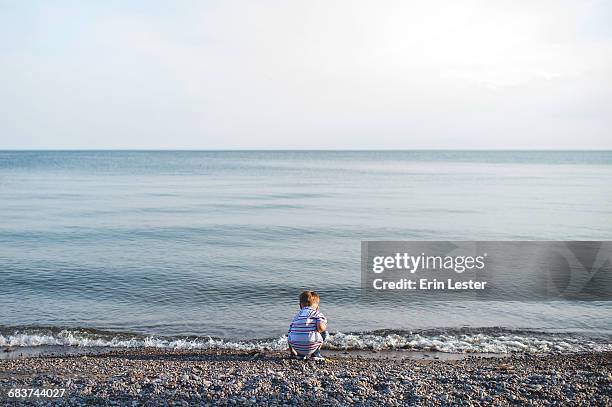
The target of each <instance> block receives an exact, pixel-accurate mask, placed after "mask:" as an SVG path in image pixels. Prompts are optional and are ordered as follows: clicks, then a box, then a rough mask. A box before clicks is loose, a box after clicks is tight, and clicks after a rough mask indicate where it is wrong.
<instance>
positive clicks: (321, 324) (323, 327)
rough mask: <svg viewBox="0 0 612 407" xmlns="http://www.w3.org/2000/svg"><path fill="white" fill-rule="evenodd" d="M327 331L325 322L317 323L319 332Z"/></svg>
mask: <svg viewBox="0 0 612 407" xmlns="http://www.w3.org/2000/svg"><path fill="white" fill-rule="evenodd" d="M325 331H327V324H326V323H325V322H323V321H319V322H317V332H325Z"/></svg>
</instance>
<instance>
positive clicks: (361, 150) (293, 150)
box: [0, 148, 612, 152]
mask: <svg viewBox="0 0 612 407" xmlns="http://www.w3.org/2000/svg"><path fill="white" fill-rule="evenodd" d="M0 151H2V152H43V151H49V152H53V151H56V152H70V151H73V152H79V151H83V152H84V151H91V152H96V151H100V152H103V151H107V152H113V151H117V152H121V151H125V152H164V151H167V152H300V151H303V152H317V151H319V152H373V151H374V152H375V151H380V152H394V151H397V152H401V151H406V152H407V151H423V152H435V151H439V152H468V151H469V152H476V151H480V152H512V151H514V152H568V151H574V152H612V149H607V148H605V149H571V148H556V149H548V148H542V149H523V148H360V149H350V148H293V149H292V148H261V149H253V148H210V149H200V148H193V149H191V148H7V149H5V148H0Z"/></svg>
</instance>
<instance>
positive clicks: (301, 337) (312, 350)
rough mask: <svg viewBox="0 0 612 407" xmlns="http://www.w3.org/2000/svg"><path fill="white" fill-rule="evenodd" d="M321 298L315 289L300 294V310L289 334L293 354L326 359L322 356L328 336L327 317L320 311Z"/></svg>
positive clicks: (292, 322) (290, 350) (288, 338)
mask: <svg viewBox="0 0 612 407" xmlns="http://www.w3.org/2000/svg"><path fill="white" fill-rule="evenodd" d="M320 300H321V299H320V297H319V294H317V293H315V292H314V291H304V292H303V293H302V294H300V311H299V312H298V313H297V314H296V315H295V317H293V321H291V325H290V326H289V333H288V334H287V340H288V342H289V352H291V354H292V355H293V356H297V357H302V358H304V359H306V358H307V357H312V358H313V359H314V360H325V358H323V356H321V345H323V341H324V340H325V338H327V332H326V331H327V318H325V315H323V314H322V313H321V312H320V311H319V302H320Z"/></svg>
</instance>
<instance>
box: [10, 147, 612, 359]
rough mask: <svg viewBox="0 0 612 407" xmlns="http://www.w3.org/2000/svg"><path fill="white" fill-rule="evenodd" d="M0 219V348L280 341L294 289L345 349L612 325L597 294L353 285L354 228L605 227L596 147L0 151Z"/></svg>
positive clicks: (609, 309)
mask: <svg viewBox="0 0 612 407" xmlns="http://www.w3.org/2000/svg"><path fill="white" fill-rule="evenodd" d="M0 220H1V222H0V344H3V343H4V344H17V345H27V344H53V343H58V344H84V343H86V342H87V341H86V339H87V338H89V339H88V340H90V341H93V342H91V343H96V342H95V340H98V339H100V338H103V339H104V340H109V341H111V340H115V342H116V343H119V342H120V339H122V338H123V339H125V338H128V339H129V340H132V343H134V344H139V345H141V344H145V342H146V341H145V338H149V340H160V341H164V340H167V341H169V340H171V339H168V338H174V339H176V338H179V340H181V341H182V340H187V341H189V340H196V341H198V340H203V339H202V338H208V337H209V336H210V337H213V338H220V339H221V340H223V341H222V342H223V343H229V342H232V341H233V342H232V343H238V342H240V341H246V340H250V339H254V338H280V337H281V336H282V335H283V334H284V333H286V329H287V326H288V323H289V321H290V319H291V316H292V314H293V313H294V312H295V311H296V307H297V296H298V295H299V293H300V292H301V291H302V290H303V289H306V288H311V289H315V290H316V291H318V292H319V293H320V294H321V296H322V304H321V309H322V310H323V311H324V312H325V313H326V315H327V316H328V318H329V321H330V329H331V331H332V332H342V333H343V334H346V333H349V332H353V333H355V332H365V333H364V334H361V335H348V336H347V335H338V336H337V337H336V340H337V341H341V340H342V341H344V342H342V343H343V344H344V345H342V346H346V347H350V346H356V347H358V346H360V345H359V344H360V343H361V342H359V341H361V340H370V341H378V342H381V341H382V342H384V341H391V342H392V341H394V340H399V341H400V342H401V341H402V340H403V341H404V342H401V343H400V342H398V343H400V345H401V344H404V345H405V343H406V342H405V341H407V340H408V341H413V342H414V340H415V338H416V340H417V342H418V340H421V339H422V340H423V341H425V342H423V343H432V341H435V340H438V341H440V340H441V341H444V340H445V339H444V338H448V337H452V338H454V339H457V340H459V339H462V338H463V340H464V342H465V341H467V342H469V343H477V342H478V338H481V340H482V341H483V343H486V344H489V343H490V342H487V341H486V338H489V337H491V336H493V337H495V338H497V340H499V338H500V337H502V338H503V337H506V336H508V337H511V336H514V337H515V339H516V337H521V338H527V337H529V339H523V340H524V341H525V342H526V343H527V342H529V341H533V340H543V339H542V338H546V333H550V335H553V333H554V332H557V333H567V334H571V335H581V337H585V338H591V339H593V338H597V341H598V343H604V344H606V343H609V342H610V335H611V334H612V331H611V326H612V305H611V303H610V302H605V301H600V302H560V301H556V302H538V303H536V302H527V301H523V302H491V303H479V302H466V303H459V302H452V303H443V302H427V303H418V302H413V301H410V300H409V299H408V298H407V299H406V301H402V302H399V303H398V302H395V303H382V302H381V303H376V302H364V301H362V299H361V296H360V293H359V285H360V242H361V240H612V152H476V151H474V152H451V151H447V152H444V151H435V152H434V151H399V152H383V151H364V152H314V151H310V152H309V151H301V152H298V151H279V152H246V151H245V152H221V151H220V152H198V151H180V152H178V151H161V152H151V151H131V152H129V151H122V152H119V151H82V152H80V151H70V152H63V151H48V152H35V151H29V152H9V151H5V152H0ZM521 300H528V299H521ZM376 330H385V331H376ZM374 331H376V332H374ZM530 331H535V332H537V334H535V333H534V334H530V335H531V336H530V335H527V334H525V332H530ZM118 332H121V334H117V333H118ZM551 337H552V336H551ZM84 338H85V339H84ZM117 338H119V339H117ZM151 338H153V339H151ZM190 338H191V339H190ZM475 338H476V339H475ZM482 338H485V339H482ZM534 338H535V339H534ZM538 338H539V339H538ZM100 340H101V339H100ZM280 340H281V341H282V338H281V339H280ZM563 340H564V341H565V342H567V341H569V342H571V340H568V339H567V337H564V339H563ZM117 341H119V342H117ZM351 341H354V343H353V342H351ZM391 342H389V343H391ZM413 342H410V343H413ZM578 342H580V341H578ZM87 343H88V342H87ZM164 343H167V342H164ZM209 343H213V342H210V341H209ZM338 343H340V342H338ZM449 343H450V342H449ZM453 343H455V342H453ZM582 343H584V342H582ZM351 344H353V345H351ZM395 344H396V343H395V342H394V343H393V344H391V345H389V346H395ZM415 346H416V347H418V346H417V345H415ZM423 346H425V345H423ZM453 346H456V343H455V345H453ZM483 349H484V348H483ZM483 349H479V350H483ZM450 350H452V349H450ZM460 350H461V349H460Z"/></svg>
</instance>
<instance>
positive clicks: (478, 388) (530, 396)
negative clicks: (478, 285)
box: [0, 349, 612, 406]
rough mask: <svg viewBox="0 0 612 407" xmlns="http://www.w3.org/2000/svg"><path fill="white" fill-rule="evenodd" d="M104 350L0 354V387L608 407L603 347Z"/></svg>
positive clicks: (220, 401)
mask: <svg viewBox="0 0 612 407" xmlns="http://www.w3.org/2000/svg"><path fill="white" fill-rule="evenodd" d="M107 356H109V355H104V354H97V355H89V356H59V357H58V356H56V357H37V358H29V359H28V358H26V359H19V360H0V388H6V387H9V388H10V387H20V388H24V387H25V388H28V387H42V386H45V387H62V386H64V387H66V392H67V396H66V397H67V398H66V399H65V401H66V404H70V405H74V406H88V405H112V406H137V405H151V406H158V405H160V406H165V405H176V406H188V405H194V404H195V405H204V406H205V405H210V406H212V405H231V406H235V405H276V406H281V405H287V406H297V405H302V404H306V405H316V404H321V405H343V406H344V405H353V404H356V405H367V406H385V405H421V404H424V405H482V404H486V405H507V404H508V403H511V404H525V403H527V404H533V405H551V404H552V405H567V404H569V405H580V404H583V405H588V404H591V405H593V404H595V405H612V399H611V395H610V387H611V385H612V384H611V379H612V367H611V365H612V353H606V352H602V353H586V354H579V355H540V356H538V355H520V354H519V355H512V356H508V357H505V358H479V357H471V358H467V359H464V360H460V361H453V360H436V359H433V358H429V359H427V360H401V359H393V358H385V359H383V358H357V357H353V356H351V353H350V352H348V353H347V354H339V356H338V357H334V358H333V359H328V361H327V362H326V363H325V364H316V363H311V362H308V361H295V360H289V359H287V357H286V356H285V355H284V354H281V353H274V352H270V353H259V354H258V357H257V359H256V360H254V359H253V355H252V353H247V352H238V351H233V352H231V351H178V350H177V351H171V350H160V349H140V350H115V351H112V352H110V356H112V357H107ZM5 397H6V394H5V393H0V405H5V404H9V402H10V400H8V399H6V398H5ZM27 403H28V401H27V400H26V401H25V404H27ZM31 404H32V405H46V404H44V403H43V404H40V403H38V404H37V403H36V402H35V401H34V400H33V401H31ZM62 404H63V403H62ZM51 405H54V404H51Z"/></svg>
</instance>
